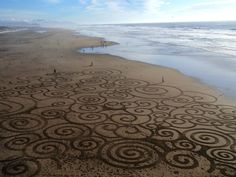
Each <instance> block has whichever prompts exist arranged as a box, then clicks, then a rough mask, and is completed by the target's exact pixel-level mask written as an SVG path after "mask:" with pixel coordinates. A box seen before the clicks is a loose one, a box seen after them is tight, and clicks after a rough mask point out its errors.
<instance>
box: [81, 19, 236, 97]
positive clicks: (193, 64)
mask: <svg viewBox="0 0 236 177" xmlns="http://www.w3.org/2000/svg"><path fill="white" fill-rule="evenodd" d="M234 27H235V29H236V23H235V22H232V23H217V24H216V23H209V24H206V23H203V24H201V23H189V24H188V23H186V24H153V25H151V24H149V25H147V24H137V25H100V26H84V27H80V28H79V34H86V35H90V36H97V37H103V38H105V39H106V40H110V41H114V42H118V43H119V45H114V46H110V47H98V48H86V49H82V52H85V53H106V54H111V55H117V56H121V57H124V58H127V59H131V60H137V61H141V62H145V63H150V64H156V65H161V66H166V67H170V68H174V69H177V70H179V71H181V72H182V73H184V74H186V75H188V76H191V77H195V78H197V79H199V80H201V81H202V82H204V83H206V84H207V85H210V86H213V87H215V88H217V89H218V90H220V91H221V92H222V93H223V94H224V95H226V96H228V97H231V98H232V99H233V100H236V31H235V30H233V29H234Z"/></svg>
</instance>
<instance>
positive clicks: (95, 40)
mask: <svg viewBox="0 0 236 177" xmlns="http://www.w3.org/2000/svg"><path fill="white" fill-rule="evenodd" d="M36 29H37V28H36ZM36 29H35V28H34V29H29V30H28V31H29V32H32V31H35V32H36V33H37V30H36ZM39 29H41V28H39ZM42 29H44V30H45V29H46V30H48V31H47V32H46V33H41V34H40V33H39V34H38V35H39V36H42V37H45V38H47V37H49V36H50V35H53V34H54V35H55V33H68V34H69V35H70V36H71V37H72V38H74V40H75V39H82V42H84V44H79V46H73V45H74V44H73V45H72V46H71V49H70V50H71V51H72V54H73V57H75V58H77V57H80V55H81V56H82V57H85V58H87V59H88V58H89V59H90V60H91V61H93V62H94V61H95V58H96V57H97V58H101V57H103V56H104V57H105V58H110V59H118V60H121V62H124V63H132V65H135V63H137V64H138V65H144V66H147V67H148V66H150V67H152V68H155V67H156V69H158V68H160V69H163V70H170V71H172V72H174V73H176V74H177V75H178V76H179V77H180V78H181V77H183V78H185V79H187V80H188V81H187V82H190V85H191V84H193V85H196V86H197V88H201V87H202V88H201V89H202V90H204V89H206V90H208V91H209V92H210V93H214V94H215V95H218V96H217V98H219V99H220V100H222V101H223V102H224V103H229V104H233V105H236V101H235V100H233V99H230V97H228V96H224V95H222V92H221V91H220V90H218V89H217V88H215V87H214V86H212V85H208V84H207V83H204V82H202V81H201V80H200V79H198V78H196V77H192V76H188V75H186V74H184V73H183V72H181V71H179V70H178V69H175V68H171V67H167V66H162V65H158V64H150V63H146V62H142V61H138V60H135V59H134V60H133V59H128V58H125V57H120V56H117V55H112V54H106V53H104V54H93V53H83V52H79V50H83V49H86V48H91V47H94V48H96V47H98V48H99V47H102V46H101V42H102V41H105V42H106V47H110V46H113V45H116V44H118V43H116V42H113V41H107V40H106V39H105V38H101V37H91V36H87V35H78V34H76V31H75V30H66V29H51V28H49V29H47V28H42ZM20 32H23V33H24V32H25V33H27V31H20ZM17 33H19V32H15V34H16V35H17ZM2 35H3V34H2ZM5 35H7V34H5ZM86 40H87V41H89V42H88V43H86V42H85V41H86ZM56 51H58V49H57V50H56ZM91 56H92V58H91ZM61 57H62V56H61ZM110 59H109V60H110ZM74 61H75V60H74ZM77 62H78V61H77ZM85 63H87V62H85ZM89 64H90V63H89V62H88V64H87V65H88V66H89ZM69 65H70V64H69ZM50 67H52V66H50ZM83 67H86V66H83ZM52 70H53V69H52ZM0 74H1V73H0ZM173 75H175V74H173ZM151 78H152V77H151ZM191 88H192V89H193V90H197V89H195V88H193V87H190V89H191Z"/></svg>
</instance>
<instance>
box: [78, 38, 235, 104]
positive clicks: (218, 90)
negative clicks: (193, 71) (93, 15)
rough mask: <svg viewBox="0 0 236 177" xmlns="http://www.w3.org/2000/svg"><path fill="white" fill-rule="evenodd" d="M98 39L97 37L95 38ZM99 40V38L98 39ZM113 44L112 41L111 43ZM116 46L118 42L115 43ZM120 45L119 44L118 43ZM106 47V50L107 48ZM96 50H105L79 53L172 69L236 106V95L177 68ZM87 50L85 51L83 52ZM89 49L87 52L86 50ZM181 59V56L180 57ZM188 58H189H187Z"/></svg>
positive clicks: (79, 50)
mask: <svg viewBox="0 0 236 177" xmlns="http://www.w3.org/2000/svg"><path fill="white" fill-rule="evenodd" d="M82 36H83V35H82ZM87 37H91V36H87ZM91 38H94V37H91ZM95 38H97V37H95ZM98 39H99V37H98ZM101 39H102V40H104V39H105V38H101ZM111 42H112V41H111ZM114 43H115V44H114V45H116V42H114ZM117 44H118V45H119V43H117ZM111 46H113V44H111V45H108V46H106V47H111ZM106 47H105V48H106ZM96 48H104V47H102V46H96V47H94V49H91V47H84V48H83V47H82V48H79V49H78V50H77V52H78V53H81V54H88V55H101V56H102V55H107V56H111V57H116V58H119V59H121V60H125V61H126V60H129V61H133V62H137V63H140V64H147V65H150V66H157V67H163V68H167V69H170V70H173V71H174V72H177V73H179V74H181V75H183V76H184V77H189V78H190V79H192V80H193V81H194V82H197V83H199V84H200V85H203V86H204V87H206V88H208V89H211V90H214V91H215V92H216V94H218V95H220V97H224V99H225V100H227V101H229V102H230V103H231V104H236V101H235V98H236V97H235V95H231V94H225V93H224V92H223V90H222V88H219V87H217V86H216V85H212V84H209V83H207V82H204V80H201V79H200V78H197V77H195V76H190V75H187V74H185V73H183V72H182V71H180V70H178V69H177V68H172V67H168V66H163V65H159V64H151V63H148V62H145V61H140V60H136V59H131V58H128V57H122V56H118V55H115V54H114V55H113V54H109V53H96V52H91V50H94V51H96ZM83 49H85V51H81V50H83ZM86 49H87V50H86ZM171 56H172V57H174V56H173V55H171ZM179 57H181V56H179ZM185 57H187V56H185Z"/></svg>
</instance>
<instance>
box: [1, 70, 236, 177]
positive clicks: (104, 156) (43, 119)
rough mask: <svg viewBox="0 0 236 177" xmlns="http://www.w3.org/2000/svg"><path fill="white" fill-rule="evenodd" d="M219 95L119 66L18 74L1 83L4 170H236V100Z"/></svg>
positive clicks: (25, 172)
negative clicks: (223, 100)
mask: <svg viewBox="0 0 236 177" xmlns="http://www.w3.org/2000/svg"><path fill="white" fill-rule="evenodd" d="M216 101H217V98H216V97H214V96H211V95H207V94H204V93H198V92H191V91H182V90H180V89H179V88H176V87H172V86H168V85H165V83H162V82H161V81H160V83H149V82H146V81H143V80H137V79H132V78H126V76H124V75H123V74H122V73H121V71H119V70H114V69H93V70H83V71H80V72H73V73H53V74H47V75H44V76H32V77H27V78H17V79H16V80H14V81H11V82H10V83H9V84H8V85H5V86H2V87H1V88H0V137H1V139H0V147H1V152H0V154H1V155H0V169H1V172H0V176H17V177H19V176H27V177H30V176H46V175H47V176H60V175H61V176H63V171H65V175H64V176H66V174H67V175H68V176H70V174H71V176H89V177H95V176H102V177H105V176H128V177H131V176H132V174H135V175H133V176H143V174H142V173H146V174H147V176H151V174H150V173H151V172H152V171H155V173H153V176H165V174H167V173H168V174H171V173H173V174H175V175H176V176H181V175H182V176H183V175H186V176H191V175H189V174H190V173H191V172H194V170H195V172H197V173H195V175H196V176H198V175H199V176H201V174H203V173H209V174H211V175H212V176H214V175H216V176H231V177H233V176H236V107H232V106H229V105H218V104H216ZM86 161H90V162H91V161H92V162H93V163H92V162H91V163H90V164H92V166H93V167H91V165H89V163H88V162H86ZM85 164H86V165H87V166H86V167H85ZM75 166H77V167H78V168H77V169H76V167H75ZM163 166H164V167H165V168H161V167H163ZM85 169H86V170H87V172H86V170H85ZM98 169H99V170H98ZM163 169H167V171H165V170H163ZM53 170H54V172H52V171H53ZM66 170H67V173H66ZM141 170H142V171H141ZM158 170H160V173H157V171H158ZM168 170H169V172H168ZM69 173H70V174H69ZM105 173H106V174H105ZM109 173H110V174H109ZM148 173H149V174H148ZM59 174H60V175H59ZM192 176H194V175H193V174H192Z"/></svg>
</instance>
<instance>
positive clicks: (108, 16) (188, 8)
mask: <svg viewBox="0 0 236 177" xmlns="http://www.w3.org/2000/svg"><path fill="white" fill-rule="evenodd" d="M0 20H12V21H40V20H42V21H57V22H61V23H63V22H72V23H75V24H115V23H150V22H186V21H232V20H235V21H236V0H0Z"/></svg>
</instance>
